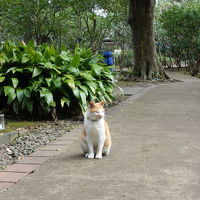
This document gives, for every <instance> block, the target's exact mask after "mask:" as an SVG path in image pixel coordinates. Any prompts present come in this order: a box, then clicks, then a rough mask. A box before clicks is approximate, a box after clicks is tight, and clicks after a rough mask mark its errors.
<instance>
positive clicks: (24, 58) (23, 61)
mask: <svg viewBox="0 0 200 200" xmlns="http://www.w3.org/2000/svg"><path fill="white" fill-rule="evenodd" d="M29 60H30V58H29V57H27V55H26V54H24V55H23V57H22V60H21V62H22V63H23V64H24V63H27V62H28V61H29Z"/></svg>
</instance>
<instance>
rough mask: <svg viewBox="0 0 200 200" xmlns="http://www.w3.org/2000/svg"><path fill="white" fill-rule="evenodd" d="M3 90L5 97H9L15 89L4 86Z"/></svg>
mask: <svg viewBox="0 0 200 200" xmlns="http://www.w3.org/2000/svg"><path fill="white" fill-rule="evenodd" d="M3 88H4V94H5V96H7V95H8V94H9V92H10V91H12V90H14V88H12V87H11V86H4V87H3Z"/></svg>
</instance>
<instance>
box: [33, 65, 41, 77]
mask: <svg viewBox="0 0 200 200" xmlns="http://www.w3.org/2000/svg"><path fill="white" fill-rule="evenodd" d="M41 73H42V69H41V68H39V67H35V68H34V70H33V74H32V78H34V77H36V76H38V75H40V74H41Z"/></svg>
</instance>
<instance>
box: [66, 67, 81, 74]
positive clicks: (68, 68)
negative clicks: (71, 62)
mask: <svg viewBox="0 0 200 200" xmlns="http://www.w3.org/2000/svg"><path fill="white" fill-rule="evenodd" d="M67 71H68V72H72V73H77V72H79V70H78V69H77V68H75V67H67Z"/></svg>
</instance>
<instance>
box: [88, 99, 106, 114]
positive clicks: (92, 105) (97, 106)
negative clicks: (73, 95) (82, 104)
mask: <svg viewBox="0 0 200 200" xmlns="http://www.w3.org/2000/svg"><path fill="white" fill-rule="evenodd" d="M104 104H105V102H104V101H101V102H99V103H95V102H94V101H90V104H89V108H90V112H98V111H99V110H100V109H104V108H103V106H104Z"/></svg>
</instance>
